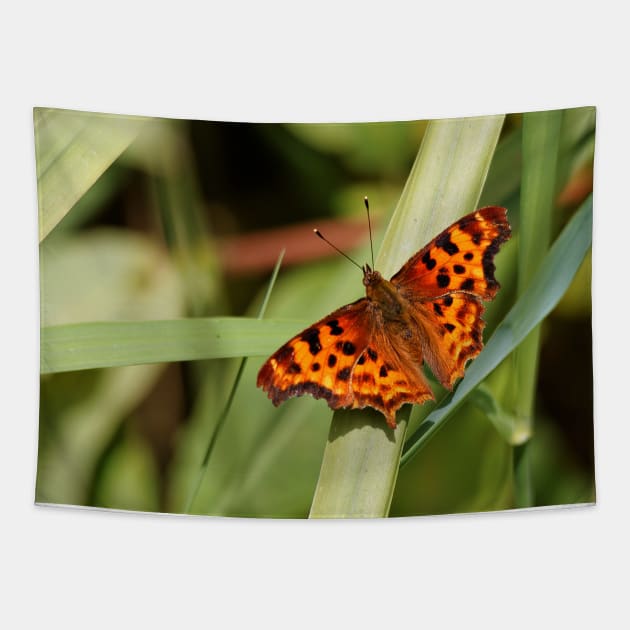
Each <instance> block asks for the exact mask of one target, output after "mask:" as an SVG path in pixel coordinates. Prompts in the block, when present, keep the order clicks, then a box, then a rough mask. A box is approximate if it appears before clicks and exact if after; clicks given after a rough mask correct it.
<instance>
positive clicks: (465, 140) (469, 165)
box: [310, 116, 504, 518]
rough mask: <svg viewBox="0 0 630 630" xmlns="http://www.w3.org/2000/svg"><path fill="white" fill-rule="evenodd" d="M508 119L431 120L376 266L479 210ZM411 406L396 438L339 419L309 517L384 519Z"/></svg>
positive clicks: (385, 266)
mask: <svg viewBox="0 0 630 630" xmlns="http://www.w3.org/2000/svg"><path fill="white" fill-rule="evenodd" d="M503 120H504V117H503V116H489V117H482V118H477V119H452V120H441V121H432V122H430V123H429V125H428V127H427V131H426V133H425V136H424V140H423V143H422V146H421V148H420V151H419V153H418V157H417V158H416V162H415V164H414V166H413V168H412V171H411V174H410V175H409V178H408V180H407V183H406V185H405V189H404V190H403V193H402V196H401V198H400V201H399V203H398V206H397V208H396V210H395V212H394V215H393V217H392V220H391V221H390V223H389V225H388V228H387V232H386V234H385V237H384V240H383V244H382V246H381V250H380V254H379V256H378V258H377V262H376V267H377V269H379V270H380V271H381V272H382V273H383V275H385V276H387V277H388V276H390V275H392V274H393V273H395V272H396V271H397V270H398V268H399V267H400V266H401V265H402V264H403V263H404V262H405V261H406V260H407V259H408V258H409V257H410V256H411V255H413V254H414V253H415V252H416V251H417V250H418V249H420V248H421V247H422V246H423V245H424V244H425V243H427V242H428V241H429V240H430V239H431V238H433V237H434V236H435V235H436V234H438V233H439V232H440V230H442V229H443V228H445V227H447V226H448V225H450V224H451V223H452V222H454V221H455V220H456V219H458V218H459V217H461V216H462V215H464V214H466V213H468V212H471V211H472V210H474V209H475V207H476V205H477V202H478V200H479V196H480V194H481V190H482V188H483V185H484V182H485V178H486V175H487V172H488V168H489V166H490V162H491V160H492V155H493V153H494V150H495V147H496V144H497V140H498V137H499V133H500V131H501V127H502V124H503ZM409 411H410V407H409V406H407V407H406V408H405V409H403V410H402V411H401V412H400V413H399V414H398V417H397V421H398V426H397V428H396V430H395V431H392V430H391V429H389V428H388V427H387V426H386V424H385V421H384V419H383V416H382V415H381V414H379V413H376V412H373V411H372V410H369V409H367V410H362V411H354V412H350V411H343V412H336V413H335V414H334V416H333V420H332V424H331V428H330V433H329V438H328V443H327V445H326V449H325V452H324V458H323V461H322V467H321V470H320V476H319V481H318V484H317V487H316V490H315V495H314V498H313V503H312V506H311V512H310V517H312V518H322V517H324V518H326V517H337V518H338V517H378V516H386V515H387V514H388V512H389V506H390V503H391V498H392V494H393V490H394V486H395V483H396V476H397V474H398V468H399V462H400V453H401V450H402V446H403V443H404V439H405V431H406V428H407V422H408V417H409Z"/></svg>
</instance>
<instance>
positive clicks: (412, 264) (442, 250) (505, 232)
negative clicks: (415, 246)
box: [391, 206, 510, 300]
mask: <svg viewBox="0 0 630 630" xmlns="http://www.w3.org/2000/svg"><path fill="white" fill-rule="evenodd" d="M508 238H510V225H509V223H508V221H507V218H506V210H505V208H498V207H496V206H489V207H487V208H481V209H480V210H476V211H475V212H471V213H470V214H468V215H466V216H465V217H462V218H461V219H460V220H459V221H457V222H456V223H454V224H453V225H451V226H450V227H449V228H447V229H446V230H444V231H443V232H442V233H441V234H439V235H438V236H437V237H436V238H434V239H433V240H432V241H431V242H430V243H429V244H428V245H426V246H425V247H423V248H422V249H421V250H420V251H419V252H418V253H417V254H415V255H414V256H412V257H411V258H410V259H409V260H408V261H407V262H406V263H405V264H404V265H403V266H402V268H401V269H400V271H399V272H398V273H397V274H396V275H394V276H393V277H392V279H391V281H392V282H393V283H394V284H395V285H396V286H397V287H398V288H399V290H400V291H401V293H402V294H403V295H407V296H410V297H411V298H412V299H414V300H417V299H419V298H422V299H428V298H432V297H439V296H441V295H446V294H448V293H451V292H452V291H465V292H467V293H470V294H473V295H476V296H478V297H480V298H481V299H483V300H491V299H492V298H493V297H494V296H495V295H496V293H497V291H498V290H499V283H498V282H497V281H496V279H495V277H494V269H495V267H494V262H493V260H494V256H495V254H496V253H497V252H498V251H499V247H500V246H501V244H502V243H503V242H504V241H506V240H507V239H508Z"/></svg>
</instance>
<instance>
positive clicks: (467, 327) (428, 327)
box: [411, 291, 485, 389]
mask: <svg viewBox="0 0 630 630" xmlns="http://www.w3.org/2000/svg"><path fill="white" fill-rule="evenodd" d="M483 311H484V306H483V303H482V301H481V299H480V298H479V297H478V296H476V295H472V294H470V293H465V292H463V291H457V292H452V293H448V294H447V295H444V296H442V297H440V298H437V299H435V300H431V301H428V302H417V303H415V304H414V305H412V307H411V313H412V316H413V317H414V319H416V321H418V323H419V325H420V326H421V327H422V328H421V331H422V334H421V336H420V340H421V346H422V354H423V358H424V360H425V361H426V363H427V364H428V365H429V367H430V368H431V371H432V372H433V374H434V375H435V376H436V378H437V379H438V380H439V381H440V383H442V385H444V387H447V388H449V389H451V388H452V386H453V383H454V382H455V380H456V379H458V378H459V377H461V376H463V375H464V368H465V366H466V363H467V362H468V361H469V360H470V359H474V358H475V357H476V356H477V355H478V354H479V353H480V352H481V349H482V348H483V340H482V333H483V329H484V326H485V322H484V320H483V319H482V315H483Z"/></svg>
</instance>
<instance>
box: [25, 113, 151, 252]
mask: <svg viewBox="0 0 630 630" xmlns="http://www.w3.org/2000/svg"><path fill="white" fill-rule="evenodd" d="M33 123H34V126H35V154H36V158H37V159H36V162H37V196H38V202H39V240H40V241H42V240H43V239H44V238H45V237H46V236H47V235H48V234H49V233H50V231H51V230H52V229H53V228H54V227H55V226H56V225H57V223H59V221H61V219H63V217H64V216H65V215H66V213H67V212H68V211H69V210H70V209H71V208H72V207H73V206H74V204H75V203H76V202H77V201H79V199H81V197H82V196H83V195H84V194H85V192H86V191H87V190H88V189H89V188H90V187H91V186H92V184H94V182H96V180H97V179H98V178H99V177H100V176H101V175H102V174H103V173H104V172H105V170H107V168H109V166H110V165H111V164H112V162H113V161H114V160H115V159H116V158H117V157H118V156H119V155H120V154H121V153H122V152H123V151H124V150H125V149H126V148H127V147H128V146H129V144H130V143H131V142H132V141H133V140H134V139H135V137H136V136H137V135H138V133H139V132H140V129H141V127H142V125H144V119H143V118H134V117H129V116H114V115H105V114H102V115H99V114H93V113H85V112H74V111H68V110H63V109H43V108H39V107H36V108H35V109H34V110H33Z"/></svg>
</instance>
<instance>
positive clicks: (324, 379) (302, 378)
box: [257, 298, 373, 409]
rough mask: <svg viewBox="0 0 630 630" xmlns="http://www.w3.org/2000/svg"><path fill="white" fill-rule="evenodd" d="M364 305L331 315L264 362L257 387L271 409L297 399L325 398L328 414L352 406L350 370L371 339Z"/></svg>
mask: <svg viewBox="0 0 630 630" xmlns="http://www.w3.org/2000/svg"><path fill="white" fill-rule="evenodd" d="M367 303H368V301H367V299H365V298H362V299H360V300H358V301H357V302H354V303H353V304H348V305H347V306H344V307H342V308H340V309H338V310H336V311H334V312H333V313H331V314H330V315H328V316H327V317H324V318H323V319H321V320H320V321H318V322H316V323H315V324H313V325H312V326H310V327H309V328H307V329H305V330H303V331H302V332H301V333H300V334H298V335H296V336H295V337H293V339H290V340H289V341H288V342H287V343H286V344H284V345H283V346H282V347H281V348H280V349H279V350H278V351H277V352H275V353H274V354H273V355H272V356H271V357H270V358H269V359H268V360H267V361H266V363H265V364H264V365H263V366H262V368H261V369H260V372H259V373H258V381H257V385H258V387H262V388H263V389H264V390H265V391H266V392H267V393H268V396H269V398H271V400H272V401H273V403H274V405H279V404H280V403H281V402H282V401H284V400H286V399H287V398H291V397H293V396H300V395H302V394H311V395H313V396H314V397H315V398H325V399H326V400H327V401H328V404H329V405H330V407H331V408H333V409H339V408H341V407H347V406H349V405H350V404H351V403H352V392H351V389H350V377H351V373H352V369H353V366H354V364H355V362H356V361H357V360H358V358H359V355H360V354H361V352H362V351H363V349H364V348H365V347H366V346H367V345H368V342H369V339H370V337H371V335H372V325H373V322H372V320H371V319H370V317H369V315H368V313H367V309H366V306H367Z"/></svg>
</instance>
